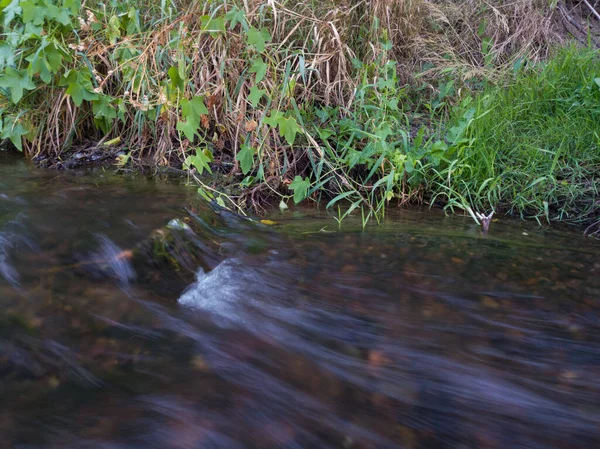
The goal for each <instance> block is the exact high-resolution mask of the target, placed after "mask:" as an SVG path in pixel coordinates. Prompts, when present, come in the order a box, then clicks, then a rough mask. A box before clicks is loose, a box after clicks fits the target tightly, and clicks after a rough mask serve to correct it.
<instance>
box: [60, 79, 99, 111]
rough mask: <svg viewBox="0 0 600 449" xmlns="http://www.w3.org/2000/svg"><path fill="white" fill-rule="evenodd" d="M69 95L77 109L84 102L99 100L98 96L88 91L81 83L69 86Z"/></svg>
mask: <svg viewBox="0 0 600 449" xmlns="http://www.w3.org/2000/svg"><path fill="white" fill-rule="evenodd" d="M67 93H68V94H69V95H70V96H71V98H72V99H73V103H75V106H77V107H79V106H81V103H83V100H86V101H91V100H95V99H96V98H98V94H96V93H95V92H90V91H88V90H87V89H85V88H84V87H83V86H82V85H81V84H79V83H72V84H69V87H67Z"/></svg>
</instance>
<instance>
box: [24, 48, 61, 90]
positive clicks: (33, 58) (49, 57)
mask: <svg viewBox="0 0 600 449" xmlns="http://www.w3.org/2000/svg"><path fill="white" fill-rule="evenodd" d="M42 45H43V47H42V48H40V50H38V51H37V52H36V53H34V54H32V55H29V56H28V57H27V58H26V59H27V60H28V61H29V62H30V63H31V64H30V65H29V70H30V73H31V74H33V75H36V74H39V75H40V78H41V79H42V81H44V83H46V84H48V83H50V81H51V80H52V75H53V74H55V73H57V72H58V70H59V69H60V67H61V64H62V60H63V55H62V52H61V51H60V50H58V49H57V48H56V46H55V44H53V43H51V44H49V45H48V44H47V42H44V44H42Z"/></svg>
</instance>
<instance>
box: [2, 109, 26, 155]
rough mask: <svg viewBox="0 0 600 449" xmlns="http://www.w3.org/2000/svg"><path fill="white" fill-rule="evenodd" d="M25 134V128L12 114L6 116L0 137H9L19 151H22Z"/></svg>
mask: <svg viewBox="0 0 600 449" xmlns="http://www.w3.org/2000/svg"><path fill="white" fill-rule="evenodd" d="M27 134H28V131H27V129H25V127H24V126H23V125H22V124H21V123H20V122H19V121H17V120H15V118H14V117H12V116H8V117H6V119H5V120H4V125H3V126H2V132H1V133H0V139H1V140H4V139H9V140H10V141H11V142H12V143H13V145H14V146H15V147H17V149H18V150H19V151H23V136H25V135H27Z"/></svg>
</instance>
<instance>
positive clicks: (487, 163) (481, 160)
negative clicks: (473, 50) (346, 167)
mask: <svg viewBox="0 0 600 449" xmlns="http://www.w3.org/2000/svg"><path fill="white" fill-rule="evenodd" d="M599 123H600V55H599V53H598V51H595V50H586V49H580V48H576V47H567V48H563V49H561V50H559V51H558V52H557V53H556V54H555V55H554V56H553V57H552V58H551V59H550V60H549V61H548V62H546V63H538V64H531V65H526V66H524V67H523V66H519V65H517V66H515V68H514V75H513V76H511V77H510V78H509V79H508V80H505V82H503V83H500V84H498V85H492V86H489V87H488V88H486V89H485V90H484V91H483V92H481V93H480V94H478V95H476V96H474V97H471V96H467V97H466V98H464V99H463V100H462V102H461V103H460V105H459V106H458V107H456V108H455V110H454V111H453V113H452V118H451V120H450V125H449V132H448V136H449V141H451V145H450V148H449V153H451V154H452V157H451V158H449V159H448V160H447V163H446V164H445V166H444V167H443V169H440V170H431V172H430V173H434V176H435V177H434V179H435V180H434V181H433V182H430V185H429V187H430V188H431V189H432V190H433V197H434V198H435V199H436V200H441V201H443V202H444V203H446V204H447V205H448V206H450V207H452V206H454V205H459V207H461V206H463V207H465V208H466V206H468V205H470V206H471V207H476V208H481V209H483V208H487V207H494V208H500V209H504V210H507V211H509V212H513V213H517V214H519V215H521V216H523V217H534V218H536V219H538V220H540V219H545V220H547V221H551V220H563V221H572V222H587V223H589V222H590V221H593V220H594V219H597V218H598V215H599V214H598V213H599V210H600V209H599V203H598V189H599V187H600V130H599V129H598V124H599Z"/></svg>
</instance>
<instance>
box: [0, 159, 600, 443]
mask: <svg viewBox="0 0 600 449" xmlns="http://www.w3.org/2000/svg"><path fill="white" fill-rule="evenodd" d="M270 218H271V219H272V220H274V221H275V224H274V225H272V226H266V225H261V224H255V223H251V222H249V221H246V220H243V219H239V218H236V217H235V216H233V215H230V214H226V213H218V212H213V211H212V210H211V209H210V208H209V207H208V206H207V205H205V204H202V203H201V202H199V200H198V198H197V195H196V194H195V190H194V189H193V188H191V187H185V186H183V185H181V183H179V182H174V181H171V182H157V181H150V180H148V179H146V178H144V177H140V176H129V177H127V176H121V177H118V176H115V175H113V174H109V173H105V172H102V171H96V172H94V173H91V172H75V173H64V172H56V171H40V170H35V169H32V168H30V167H28V166H27V165H26V164H25V163H24V162H23V161H20V160H13V159H10V158H7V156H2V155H1V154H0V398H1V401H0V448H4V447H7V448H22V449H24V448H27V449H30V448H35V449H38V448H40V449H41V448H78V449H79V448H103V449H104V448H111V449H112V448H115V449H117V448H118V449H125V448H160V449H169V448H178V449H187V448H346V449H348V448H407V449H417V448H431V449H436V448H457V449H458V448H461V449H466V448H482V449H488V448H489V449H504V448H531V449H538V448H539V449H542V448H543V449H548V448H577V449H581V448H595V447H600V314H599V306H600V262H599V261H598V255H599V254H600V244H599V243H598V242H596V241H591V240H586V239H584V238H583V237H582V236H581V235H580V233H578V232H576V231H572V232H567V231H558V230H556V229H554V228H552V229H543V228H538V227H537V226H535V225H534V224H533V223H523V222H518V221H511V220H507V219H503V218H501V219H500V221H498V222H496V223H492V226H491V230H490V233H489V235H487V236H482V235H481V234H480V232H479V230H478V229H477V227H475V226H474V225H473V224H472V223H471V222H470V221H469V220H467V219H464V218H460V217H445V216H444V215H443V214H442V213H441V212H439V211H428V210H423V211H419V210H412V211H402V212H394V213H391V215H390V216H389V217H388V218H387V220H386V222H385V223H384V224H383V225H381V226H369V227H367V229H366V230H365V231H364V232H363V231H362V229H361V227H360V225H359V223H357V222H355V221H353V220H352V219H351V220H349V221H348V222H347V223H345V225H344V226H343V227H342V229H341V230H338V228H337V227H336V224H335V221H334V220H332V219H331V218H327V217H325V216H324V215H323V214H321V213H317V212H315V211H311V210H303V211H302V210H301V211H297V212H293V211H285V212H282V213H276V214H274V215H273V216H272V217H270ZM173 219H176V220H174V221H172V220H173ZM168 223H170V224H169V225H168ZM186 223H187V224H186ZM157 229H158V231H156V230H157ZM169 236H170V237H169ZM169 238H170V240H169ZM153 239H154V240H153ZM161 239H164V241H168V242H170V243H169V245H168V247H169V248H170V249H167V250H165V247H164V246H161V244H157V243H156V242H160V241H161ZM145 242H146V243H145ZM147 242H150V243H147ZM152 242H153V243H152ZM141 248H142V249H143V250H142V249H141ZM154 258H156V260H153V259H154ZM161 260H162V262H161ZM165 260H167V261H169V263H167V264H165V263H164V261H165Z"/></svg>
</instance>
